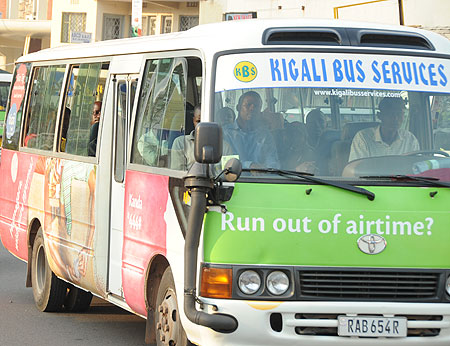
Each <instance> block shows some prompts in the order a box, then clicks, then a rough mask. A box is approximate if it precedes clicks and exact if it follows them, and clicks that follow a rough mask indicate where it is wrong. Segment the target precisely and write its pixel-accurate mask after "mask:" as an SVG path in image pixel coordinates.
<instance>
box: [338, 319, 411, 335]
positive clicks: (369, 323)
mask: <svg viewBox="0 0 450 346" xmlns="http://www.w3.org/2000/svg"><path fill="white" fill-rule="evenodd" d="M407 330H408V327H407V319H406V318H405V317H376V316H374V317H372V316H338V335H340V336H367V337H379V336H383V337H405V336H406V334H407Z"/></svg>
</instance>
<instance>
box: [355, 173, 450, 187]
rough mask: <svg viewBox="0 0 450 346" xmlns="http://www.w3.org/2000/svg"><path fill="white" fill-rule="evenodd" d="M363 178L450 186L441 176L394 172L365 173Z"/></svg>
mask: <svg viewBox="0 0 450 346" xmlns="http://www.w3.org/2000/svg"><path fill="white" fill-rule="evenodd" d="M360 178H361V179H392V180H394V181H395V180H397V181H408V180H409V181H420V182H421V183H427V185H430V186H442V187H450V183H446V182H443V181H440V180H439V178H434V177H420V176H415V175H406V174H393V175H363V176H360Z"/></svg>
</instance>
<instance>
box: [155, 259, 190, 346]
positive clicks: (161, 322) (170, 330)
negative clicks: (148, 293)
mask: <svg viewBox="0 0 450 346" xmlns="http://www.w3.org/2000/svg"><path fill="white" fill-rule="evenodd" d="M155 321H156V325H155V328H156V345H158V346H173V345H176V346H188V345H192V344H191V343H190V342H189V341H188V339H187V337H186V333H185V331H184V329H183V326H182V325H181V321H180V315H179V311H178V303H177V296H176V293H175V283H174V281H173V276H172V269H170V267H167V269H166V270H165V271H164V274H163V276H162V278H161V282H160V284H159V287H158V294H157V296H156V309H155Z"/></svg>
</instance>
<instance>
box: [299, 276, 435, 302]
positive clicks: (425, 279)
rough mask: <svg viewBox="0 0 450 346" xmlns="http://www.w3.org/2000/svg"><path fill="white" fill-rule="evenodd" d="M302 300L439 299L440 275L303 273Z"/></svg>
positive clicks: (300, 277)
mask: <svg viewBox="0 0 450 346" xmlns="http://www.w3.org/2000/svg"><path fill="white" fill-rule="evenodd" d="M298 273H299V279H300V298H312V299H356V300H360V299H371V300H389V301H411V300H433V299H437V298H438V286H439V280H440V274H439V273H436V272H429V271H423V272H420V271H380V270H355V271H353V270H351V271H350V270H346V271H342V270H300V271H299V272H298Z"/></svg>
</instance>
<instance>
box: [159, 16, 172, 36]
mask: <svg viewBox="0 0 450 346" xmlns="http://www.w3.org/2000/svg"><path fill="white" fill-rule="evenodd" d="M169 32H172V16H161V34H167V33H169Z"/></svg>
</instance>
